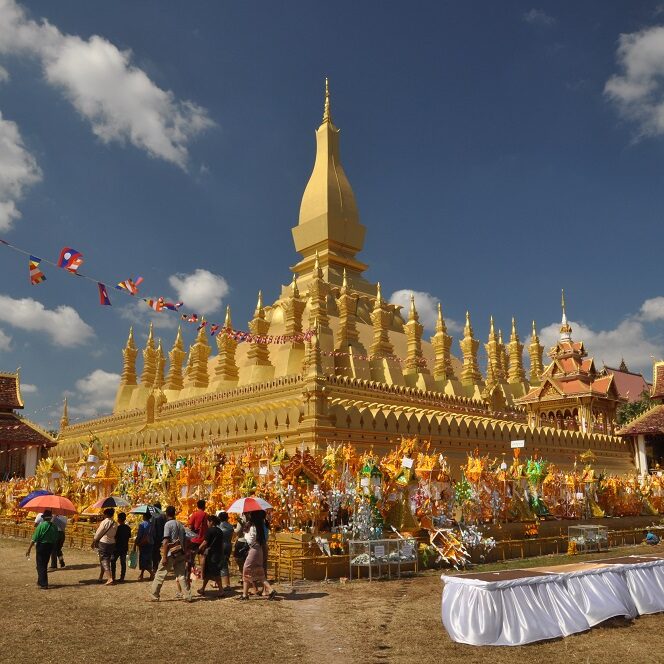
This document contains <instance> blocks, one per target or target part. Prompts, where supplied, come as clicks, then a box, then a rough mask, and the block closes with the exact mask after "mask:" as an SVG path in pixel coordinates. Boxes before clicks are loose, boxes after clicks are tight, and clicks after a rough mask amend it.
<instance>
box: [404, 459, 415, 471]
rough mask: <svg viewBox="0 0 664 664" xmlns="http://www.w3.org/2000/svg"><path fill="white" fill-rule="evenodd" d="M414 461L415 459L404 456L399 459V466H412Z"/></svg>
mask: <svg viewBox="0 0 664 664" xmlns="http://www.w3.org/2000/svg"><path fill="white" fill-rule="evenodd" d="M414 461H415V459H409V458H408V457H404V458H403V459H401V467H402V468H412V467H413V463H414Z"/></svg>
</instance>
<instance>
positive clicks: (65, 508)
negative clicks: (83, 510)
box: [23, 496, 78, 514]
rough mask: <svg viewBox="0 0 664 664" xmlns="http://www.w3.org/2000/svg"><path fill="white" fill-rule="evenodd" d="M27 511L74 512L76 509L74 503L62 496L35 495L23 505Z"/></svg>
mask: <svg viewBox="0 0 664 664" xmlns="http://www.w3.org/2000/svg"><path fill="white" fill-rule="evenodd" d="M23 509H24V510H27V511H28V512H44V511H45V510H51V512H53V514H76V513H77V512H78V510H77V509H76V507H75V506H74V503H72V502H71V500H69V498H65V497H64V496H37V497H36V498H33V499H32V500H31V501H30V502H28V503H26V504H25V505H23Z"/></svg>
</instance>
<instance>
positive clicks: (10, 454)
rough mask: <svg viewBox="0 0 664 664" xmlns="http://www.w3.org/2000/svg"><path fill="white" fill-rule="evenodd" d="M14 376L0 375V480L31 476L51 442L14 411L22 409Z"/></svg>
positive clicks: (16, 378)
mask: <svg viewBox="0 0 664 664" xmlns="http://www.w3.org/2000/svg"><path fill="white" fill-rule="evenodd" d="M24 407H25V406H24V403H23V397H22V396H21V384H20V378H19V374H18V371H17V372H16V373H8V372H0V480H7V479H10V478H12V477H28V476H30V475H34V474H35V470H36V468H37V463H38V461H39V459H41V458H42V456H44V455H45V454H46V451H47V450H48V449H49V448H52V447H54V446H55V444H56V443H55V439H54V438H53V436H51V434H49V433H48V432H47V431H44V429H42V428H41V427H40V426H38V425H37V424H35V423H34V422H30V420H28V419H26V418H24V417H21V416H20V415H18V414H17V412H16V411H18V410H22V409H23V408H24Z"/></svg>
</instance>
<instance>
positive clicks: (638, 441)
mask: <svg viewBox="0 0 664 664" xmlns="http://www.w3.org/2000/svg"><path fill="white" fill-rule="evenodd" d="M652 373H653V377H652V389H651V391H650V398H651V399H652V400H653V401H655V402H659V403H657V404H656V405H655V406H653V407H652V408H650V409H649V410H647V411H646V412H645V413H642V414H641V415H639V416H638V417H635V418H634V419H633V420H632V421H631V422H628V423H627V424H625V425H624V426H623V427H621V428H620V429H619V430H618V431H617V432H616V433H617V434H618V435H619V436H622V437H623V438H626V439H628V440H631V441H632V444H633V445H634V453H635V460H636V467H637V470H638V472H639V474H640V475H647V474H648V473H652V472H660V469H661V470H664V360H659V361H658V362H655V363H654V365H653V370H652Z"/></svg>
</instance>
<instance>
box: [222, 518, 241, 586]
mask: <svg viewBox="0 0 664 664" xmlns="http://www.w3.org/2000/svg"><path fill="white" fill-rule="evenodd" d="M217 518H218V519H219V526H218V527H219V530H221V534H222V536H223V542H224V545H223V561H222V564H221V570H220V574H221V590H222V591H223V592H230V589H231V573H230V569H229V567H230V559H231V554H232V552H233V526H231V524H230V523H228V512H224V511H223V510H220V511H219V512H217ZM243 564H244V563H243Z"/></svg>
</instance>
